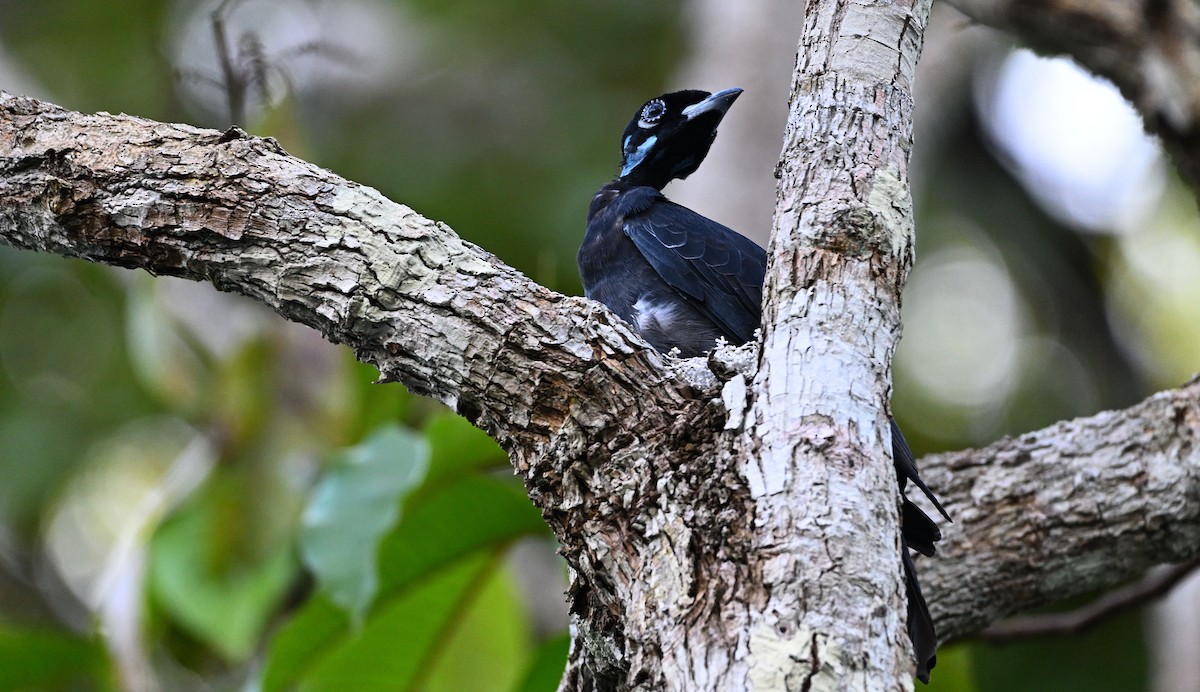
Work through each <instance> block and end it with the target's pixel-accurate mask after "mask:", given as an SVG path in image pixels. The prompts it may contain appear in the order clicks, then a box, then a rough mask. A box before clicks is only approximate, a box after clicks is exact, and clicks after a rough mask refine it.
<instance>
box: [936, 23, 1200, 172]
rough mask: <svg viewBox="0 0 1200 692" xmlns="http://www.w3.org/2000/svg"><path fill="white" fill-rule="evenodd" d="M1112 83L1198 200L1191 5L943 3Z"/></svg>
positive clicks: (1198, 81)
mask: <svg viewBox="0 0 1200 692" xmlns="http://www.w3.org/2000/svg"><path fill="white" fill-rule="evenodd" d="M950 4H951V5H954V6H955V7H957V8H958V9H959V10H961V11H962V12H963V13H964V14H966V15H967V16H968V17H970V18H971V19H973V20H975V21H977V22H980V23H981V24H986V25H988V26H992V27H995V28H997V29H1002V30H1004V31H1008V32H1010V33H1012V34H1014V35H1016V36H1018V37H1019V38H1021V39H1023V40H1025V41H1027V42H1028V43H1030V44H1031V45H1032V46H1033V47H1034V48H1036V49H1037V50H1039V51H1043V52H1048V53H1054V54H1063V55H1069V56H1071V57H1072V58H1074V59H1075V60H1076V61H1077V62H1078V63H1079V64H1081V65H1083V66H1084V67H1085V68H1087V69H1088V70H1091V71H1092V72H1093V73H1095V74H1097V75H1099V76H1101V77H1106V78H1107V79H1110V80H1112V82H1113V83H1114V84H1116V85H1117V88H1118V89H1120V90H1121V93H1122V94H1123V95H1124V96H1125V98H1127V99H1128V100H1129V101H1130V103H1132V104H1133V106H1134V108H1136V109H1137V110H1138V112H1139V113H1140V114H1141V116H1142V121H1143V122H1144V124H1145V126H1146V130H1147V131H1149V132H1151V133H1153V134H1156V135H1158V136H1159V137H1160V138H1161V139H1162V142H1163V146H1164V147H1165V148H1166V150H1167V151H1168V152H1169V153H1170V155H1171V157H1172V159H1174V161H1175V165H1176V166H1177V167H1178V168H1179V171H1180V173H1181V174H1182V175H1183V178H1184V180H1186V181H1187V182H1188V184H1189V185H1190V186H1191V187H1192V189H1193V191H1195V194H1197V195H1198V196H1200V6H1198V5H1197V4H1196V3H1195V2H1193V1H1192V0H950Z"/></svg>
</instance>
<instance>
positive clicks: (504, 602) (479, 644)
mask: <svg viewBox="0 0 1200 692" xmlns="http://www.w3.org/2000/svg"><path fill="white" fill-rule="evenodd" d="M441 639H442V641H441V642H440V643H439V644H438V645H437V646H436V647H435V648H434V649H433V650H432V651H431V652H430V655H429V656H426V658H425V661H424V662H423V663H422V666H421V670H420V674H419V676H418V680H417V681H416V684H414V685H412V686H411V689H419V690H422V691H423V692H460V691H461V690H507V689H511V688H512V686H513V685H514V684H516V682H517V681H518V680H520V679H521V675H522V674H523V673H524V672H525V664H526V661H527V660H528V658H529V656H530V654H531V653H532V651H533V649H534V644H533V635H532V633H531V631H530V625H529V618H528V616H527V615H526V613H525V606H524V604H523V603H522V602H521V600H520V599H519V598H518V597H517V593H516V590H515V588H514V584H513V578H512V574H511V572H510V571H509V570H508V569H505V568H503V567H502V566H501V568H499V569H493V570H492V571H491V573H490V574H489V575H488V577H487V579H486V580H484V581H483V582H482V583H481V584H479V587H478V589H476V591H475V593H474V594H468V595H467V598H464V599H463V600H462V601H461V603H460V607H459V610H458V612H457V613H455V614H454V617H453V619H451V620H448V621H447V623H446V627H445V628H444V633H443V636H442V637H441ZM468 661H469V662H470V665H464V662H468Z"/></svg>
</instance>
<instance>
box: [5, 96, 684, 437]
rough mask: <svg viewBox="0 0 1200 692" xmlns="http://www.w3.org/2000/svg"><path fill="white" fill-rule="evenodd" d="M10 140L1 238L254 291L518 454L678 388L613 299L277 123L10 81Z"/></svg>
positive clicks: (670, 397)
mask: <svg viewBox="0 0 1200 692" xmlns="http://www.w3.org/2000/svg"><path fill="white" fill-rule="evenodd" d="M0 157H3V158H0V177H2V179H3V183H2V186H0V227H2V228H3V236H4V237H3V238H0V242H4V243H6V244H9V245H13V246H15V247H23V248H28V249H34V250H43V251H49V252H55V253H58V254H62V255H67V256H77V257H82V258H84V259H88V260H91V261H96V262H102V263H106V264H113V265H117V266H122V267H130V268H141V269H145V270H146V271H149V272H150V273H152V274H166V275H172V276H180V277H184V278H189V279H193V280H200V281H210V282H212V283H213V285H214V286H216V287H217V288H218V289H221V290H225V291H233V292H237V293H242V294H244V295H247V296H250V297H252V298H254V299H256V300H259V301H261V302H263V303H265V304H266V305H268V306H270V307H271V308H273V309H274V310H276V311H277V312H279V313H280V314H282V315H283V316H285V317H287V318H289V319H291V320H294V321H297V322H300V323H303V324H306V325H309V326H311V327H313V328H315V329H318V330H320V331H321V333H322V334H324V335H325V337H326V338H328V339H329V340H330V341H334V342H337V343H343V344H347V345H349V346H350V347H352V348H353V349H354V350H355V352H356V353H357V355H358V357H359V358H360V359H361V360H364V361H366V362H370V363H372V364H374V365H376V366H378V367H379V369H380V371H381V372H382V373H383V378H384V379H386V380H389V381H392V380H394V381H400V382H403V383H404V384H405V385H406V386H408V387H409V388H410V389H412V390H413V391H416V392H419V393H421V394H425V395H428V396H432V397H435V398H437V399H440V400H441V401H443V402H446V403H447V404H449V405H450V406H452V407H454V408H456V409H457V410H458V411H459V412H460V413H462V414H463V415H465V416H466V417H467V418H469V419H471V420H472V421H473V422H476V423H477V424H479V425H480V426H481V427H484V428H485V429H487V430H488V431H489V432H491V433H492V434H493V435H494V436H496V437H497V439H499V440H500V441H501V442H502V443H504V444H505V445H506V446H507V447H508V448H509V450H510V451H511V452H513V453H515V454H516V455H517V457H518V459H527V458H530V457H531V456H532V457H536V456H538V455H539V454H540V451H541V450H543V449H544V448H545V447H546V445H547V444H548V443H549V442H550V440H551V438H552V437H553V436H554V435H555V434H556V433H557V432H558V431H559V430H560V429H561V427H562V426H563V425H564V423H565V421H567V420H568V419H569V418H572V417H574V418H576V419H586V420H588V421H589V425H592V426H594V427H596V428H601V427H605V426H609V425H611V426H616V427H619V426H620V425H622V424H621V423H620V421H619V420H618V419H616V418H615V417H614V416H613V414H612V413H611V411H641V412H643V414H644V415H646V416H649V415H650V414H651V413H652V412H653V410H654V409H655V408H656V407H659V406H660V405H661V404H662V403H663V402H668V403H671V404H672V405H674V404H675V403H677V399H678V397H679V394H678V393H677V390H676V389H675V388H672V387H666V388H664V387H662V386H661V383H662V382H663V381H664V380H665V379H667V374H666V372H665V371H664V369H663V367H662V359H661V358H660V357H659V356H658V355H657V354H656V353H655V352H654V351H653V350H651V349H650V348H649V347H648V346H646V345H645V344H644V343H643V342H642V341H641V340H640V338H638V337H637V336H636V335H634V334H633V333H632V332H631V331H630V330H629V328H628V327H627V326H626V325H625V324H624V323H622V322H621V321H620V320H619V319H617V318H615V317H614V316H613V315H612V314H611V313H609V312H607V311H606V310H605V309H603V308H602V307H601V306H599V305H597V304H595V303H592V302H589V301H585V300H581V299H578V298H570V297H566V296H563V295H560V294H557V293H554V292H552V291H549V290H547V289H546V288H543V287H542V286H540V285H538V284H536V283H534V282H533V281H530V280H529V279H528V278H526V277H525V276H523V275H522V274H520V273H519V272H517V271H516V270H514V269H512V268H511V267H508V266H507V265H505V264H503V263H502V262H500V261H499V260H497V259H496V258H495V257H494V256H492V255H491V254H489V253H487V252H485V251H483V250H481V249H480V248H478V247H476V246H474V245H471V244H470V243H467V242H464V241H463V240H461V239H460V238H459V237H458V236H456V235H455V234H454V233H453V232H452V231H451V230H450V229H449V228H447V227H446V226H445V225H443V224H440V223H436V222H433V221H430V220H428V219H425V218H422V217H421V216H419V215H418V214H416V213H415V212H413V211H412V210H411V209H408V208H407V207H405V206H403V205H400V204H396V203H394V202H391V201H390V200H388V199H386V198H384V197H383V196H382V195H380V194H379V193H378V192H376V191H375V190H372V189H370V188H368V187H364V186H362V185H358V184H355V183H352V182H349V181H347V180H344V179H342V178H340V177H338V176H336V175H334V174H333V173H330V172H329V171H326V170H324V169H321V168H318V167H317V166H314V165H312V164H309V163H306V162H303V161H300V160H299V159H296V158H294V157H291V156H289V155H287V153H286V152H284V151H283V150H282V149H281V148H280V147H279V146H278V145H276V144H275V143H274V141H273V140H264V139H259V138H254V137H249V136H247V135H246V134H245V133H243V132H241V131H240V130H237V129H231V130H229V131H227V132H225V133H224V134H222V133H219V132H216V131H212V130H203V129H198V128H194V127H189V126H186V125H171V124H162V123H156V122H152V121H148V120H144V119H141V118H134V117H129V116H113V115H108V114H103V113H102V114H99V115H83V114H80V113H73V112H70V111H66V110H63V109H61V108H58V107H57V106H53V105H49V104H45V103H41V102H38V101H34V100H32V99H28V98H22V97H15V96H10V95H3V96H0ZM581 389H582V390H589V391H598V392H603V393H604V394H603V396H598V397H581V396H577V392H579V390H581ZM610 405H611V408H609V407H610Z"/></svg>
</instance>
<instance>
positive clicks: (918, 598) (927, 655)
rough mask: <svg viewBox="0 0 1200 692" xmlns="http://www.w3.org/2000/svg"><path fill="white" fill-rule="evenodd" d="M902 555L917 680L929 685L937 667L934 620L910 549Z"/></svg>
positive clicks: (902, 551) (902, 550)
mask: <svg viewBox="0 0 1200 692" xmlns="http://www.w3.org/2000/svg"><path fill="white" fill-rule="evenodd" d="M900 553H901V556H902V561H903V562H904V587H905V589H906V591H907V592H908V638H909V639H911V640H912V645H913V653H915V654H916V656H917V679H918V680H920V681H921V682H923V683H925V684H929V671H930V669H932V668H933V667H934V666H935V665H937V633H936V632H934V631H933V618H932V617H930V615H929V607H928V606H926V605H925V597H924V596H922V595H921V584H920V583H919V582H918V581H917V570H916V567H915V566H914V565H913V561H912V556H911V555H910V554H909V552H908V548H902V549H901V550H900Z"/></svg>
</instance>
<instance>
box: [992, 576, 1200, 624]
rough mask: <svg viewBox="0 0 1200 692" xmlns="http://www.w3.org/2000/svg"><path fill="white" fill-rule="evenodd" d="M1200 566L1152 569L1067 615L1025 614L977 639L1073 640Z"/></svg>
mask: <svg viewBox="0 0 1200 692" xmlns="http://www.w3.org/2000/svg"><path fill="white" fill-rule="evenodd" d="M1197 567H1200V558H1194V559H1192V560H1188V561H1187V562H1184V563H1181V564H1178V565H1172V566H1170V567H1160V568H1157V569H1154V570H1151V571H1150V573H1149V574H1147V575H1146V576H1145V577H1143V578H1142V579H1141V580H1140V581H1137V582H1134V583H1132V584H1128V585H1126V586H1123V587H1121V588H1119V589H1114V590H1112V591H1109V592H1108V593H1106V594H1104V595H1103V596H1101V597H1099V598H1097V599H1096V600H1094V601H1092V602H1091V603H1088V604H1087V605H1085V606H1083V607H1082V608H1077V609H1075V610H1072V611H1068V612H1065V613H1043V614H1039V615H1022V616H1020V617H1015V618H1009V619H1008V620H1002V621H1000V622H997V623H995V624H993V625H992V626H991V627H988V628H986V629H984V630H982V631H980V632H979V633H978V634H977V635H976V636H975V638H977V639H980V640H982V641H985V642H989V643H992V644H1007V643H1011V642H1015V641H1021V640H1025V639H1030V638H1033V637H1070V636H1075V635H1078V634H1082V633H1083V632H1086V631H1087V630H1089V629H1091V628H1093V627H1095V626H1096V625H1098V624H1100V623H1101V622H1104V621H1105V620H1107V619H1109V618H1111V617H1114V616H1116V615H1119V614H1120V613H1123V612H1125V611H1127V610H1129V609H1131V608H1135V607H1137V606H1140V605H1143V604H1145V603H1147V602H1149V601H1152V600H1154V599H1156V598H1159V597H1161V596H1165V595H1166V594H1167V593H1169V592H1170V591H1171V589H1173V588H1175V585H1176V584H1178V583H1179V582H1180V581H1182V580H1183V579H1184V578H1186V577H1187V576H1188V575H1190V574H1192V573H1193V572H1194V571H1195V570H1196V568H1197Z"/></svg>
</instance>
